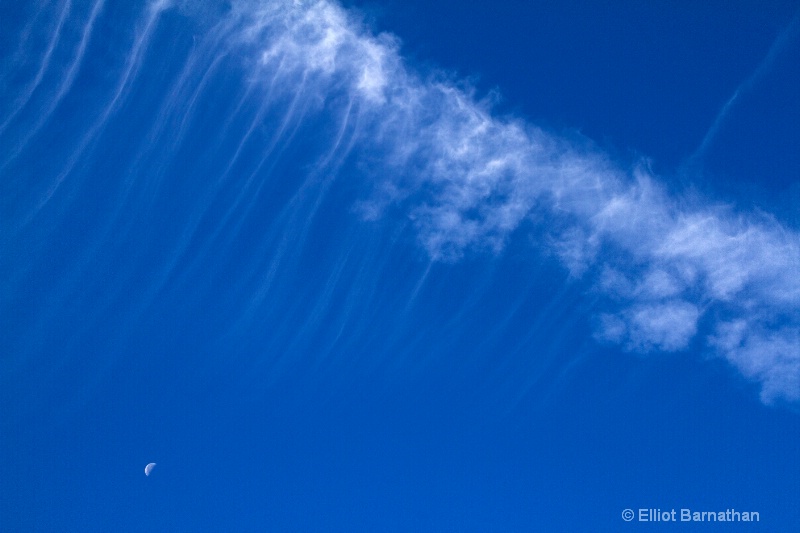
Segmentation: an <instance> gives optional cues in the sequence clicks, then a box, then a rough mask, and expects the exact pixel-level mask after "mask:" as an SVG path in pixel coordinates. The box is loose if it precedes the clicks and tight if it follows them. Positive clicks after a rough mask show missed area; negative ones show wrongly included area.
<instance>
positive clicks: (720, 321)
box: [238, 2, 800, 402]
mask: <svg viewBox="0 0 800 533" xmlns="http://www.w3.org/2000/svg"><path fill="white" fill-rule="evenodd" d="M238 14H239V15H240V16H242V22H243V26H242V27H243V31H242V32H241V33H240V34H239V36H240V38H241V39H242V42H246V43H247V44H248V45H250V46H252V47H254V48H258V49H260V55H259V61H258V62H257V64H256V71H257V72H258V71H260V72H261V73H262V75H265V73H267V72H269V73H271V75H273V76H278V77H279V78H280V82H279V83H280V84H281V85H282V86H283V87H285V88H288V87H292V88H294V89H296V88H297V87H298V82H302V85H300V87H301V88H302V90H304V91H312V92H314V91H316V92H317V93H318V97H319V98H320V99H330V98H333V97H334V96H333V95H335V94H337V93H344V94H346V95H347V100H348V102H351V104H350V105H354V106H355V107H356V108H358V110H359V113H360V114H361V117H362V122H363V124H364V127H362V131H361V135H360V137H359V142H358V144H357V145H356V147H355V151H356V152H357V157H358V158H359V159H360V160H361V161H362V162H363V163H362V168H364V173H365V175H366V177H367V178H369V179H370V180H371V181H372V184H373V189H374V192H373V194H372V195H371V196H370V197H369V198H367V199H365V200H364V202H363V203H362V204H361V205H360V206H359V208H360V212H361V214H362V216H364V217H365V218H366V219H377V218H379V217H381V216H383V215H385V214H386V213H387V212H389V211H390V210H394V209H400V210H401V212H403V213H405V215H406V216H407V217H408V219H410V220H411V221H412V222H413V225H414V227H415V228H416V232H417V235H418V239H419V242H420V244H421V246H423V247H424V249H425V250H426V251H427V253H428V254H429V255H430V257H431V258H432V259H434V260H439V261H457V260H459V259H460V258H461V257H462V256H463V255H464V254H468V253H475V252H476V251H488V252H490V253H499V252H501V250H502V249H503V247H504V245H505V244H506V243H507V242H508V240H509V239H512V238H515V235H517V234H520V233H522V234H527V235H536V236H537V239H538V242H539V244H540V245H541V246H542V248H543V249H544V250H546V251H547V252H548V253H552V254H554V255H555V256H557V257H558V258H560V260H561V261H562V262H563V264H564V265H565V267H566V268H567V269H569V271H570V272H571V274H572V275H573V277H576V278H580V277H582V278H585V279H589V280H591V281H592V283H593V286H594V288H595V290H596V291H597V292H598V293H599V294H600V295H601V296H602V297H603V299H602V301H604V302H606V303H605V304H601V306H605V307H606V310H605V311H602V312H598V320H597V337H598V339H601V340H604V341H611V342H616V343H619V344H621V345H622V346H623V347H625V348H626V349H628V350H634V351H640V352H647V351H651V350H660V351H667V352H670V351H679V350H683V349H686V348H687V347H688V346H689V345H690V344H691V343H693V342H700V343H701V344H702V345H705V346H706V347H707V349H709V350H712V351H714V352H715V353H717V354H719V355H720V356H722V357H724V358H725V359H727V360H728V362H730V363H731V364H732V365H733V366H734V367H735V368H737V369H738V370H739V371H740V372H741V373H742V374H743V375H744V376H746V377H747V378H749V379H752V380H755V381H757V382H759V383H760V384H761V387H762V398H763V400H764V401H765V402H771V401H774V400H789V401H797V400H799V399H800V387H798V380H799V379H800V342H799V341H798V338H799V336H798V331H800V329H798V328H800V321H799V320H798V316H797V308H798V303H800V276H797V272H798V271H800V239H799V238H798V235H797V234H796V233H795V232H793V231H791V230H790V229H787V228H786V227H784V226H782V225H781V224H780V223H779V222H778V221H776V220H775V219H774V218H772V217H770V216H769V215H765V214H759V213H741V212H738V211H737V210H736V209H734V208H733V207H730V206H723V205H718V204H715V203H713V202H712V201H709V200H707V199H699V200H698V199H695V200H693V201H692V200H688V199H686V198H681V197H676V196H674V195H670V194H668V193H667V192H666V190H665V189H664V187H663V186H662V185H661V184H659V182H658V178H657V177H656V176H653V175H652V174H651V173H650V172H649V171H648V170H647V169H646V168H644V167H642V168H634V169H626V168H624V167H621V166H620V165H618V164H615V163H614V162H613V161H611V160H609V158H608V157H607V156H606V155H605V154H603V153H601V152H600V151H598V150H596V149H594V148H592V147H591V146H590V145H589V143H587V142H585V141H583V140H574V139H573V140H570V139H566V138H562V137H559V136H557V135H553V134H551V133H548V132H546V131H544V130H542V129H540V128H537V127H536V126H534V125H532V124H529V123H527V122H525V121H523V120H521V119H518V118H514V117H499V116H496V115H494V114H493V113H492V110H491V105H490V103H489V102H485V101H480V100H478V99H476V98H475V95H474V94H473V92H472V91H471V90H470V89H469V88H468V87H464V86H462V85H461V84H459V83H458V82H457V81H453V80H451V79H448V78H447V77H446V76H444V75H442V74H437V73H432V74H428V75H422V74H420V73H417V72H415V71H414V70H413V69H412V68H410V67H409V66H408V65H407V64H405V63H404V61H403V59H402V58H401V56H400V53H399V51H398V45H397V41H396V40H395V39H394V38H393V37H391V36H387V35H377V36H376V35H373V34H371V33H370V32H369V31H368V30H366V29H365V28H364V27H363V26H362V25H361V24H360V23H359V22H358V21H357V20H356V19H354V18H353V17H352V16H351V15H349V14H348V13H347V12H345V11H344V10H342V9H341V8H339V7H337V6H336V5H334V4H331V3H327V2H317V3H301V2H291V3H278V4H270V6H269V7H260V8H254V7H253V6H251V5H248V4H246V3H245V4H240V5H239V11H238ZM773 55H774V53H771V54H770V56H769V57H772V56H773ZM760 70H763V69H760ZM265 77H266V76H265Z"/></svg>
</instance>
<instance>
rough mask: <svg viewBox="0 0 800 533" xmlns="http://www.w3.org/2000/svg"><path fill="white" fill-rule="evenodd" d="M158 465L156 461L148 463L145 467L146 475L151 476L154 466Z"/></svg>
mask: <svg viewBox="0 0 800 533" xmlns="http://www.w3.org/2000/svg"><path fill="white" fill-rule="evenodd" d="M155 466H156V464H155V463H147V466H146V467H144V475H145V476H149V475H150V472H152V471H153V468H154V467H155Z"/></svg>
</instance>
